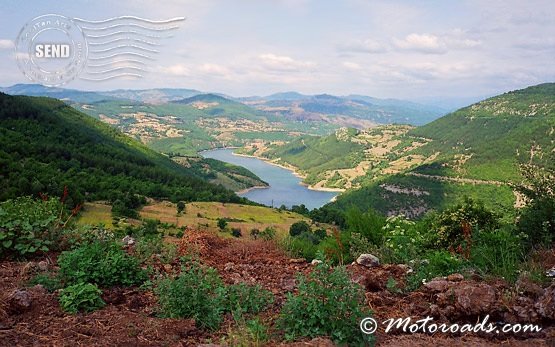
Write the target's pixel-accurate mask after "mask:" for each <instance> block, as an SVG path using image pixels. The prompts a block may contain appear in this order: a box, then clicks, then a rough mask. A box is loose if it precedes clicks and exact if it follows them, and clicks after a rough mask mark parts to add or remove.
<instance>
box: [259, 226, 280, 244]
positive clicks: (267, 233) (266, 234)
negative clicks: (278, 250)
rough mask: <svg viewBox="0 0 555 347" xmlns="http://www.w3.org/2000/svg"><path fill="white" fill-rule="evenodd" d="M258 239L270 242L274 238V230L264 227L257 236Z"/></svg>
mask: <svg viewBox="0 0 555 347" xmlns="http://www.w3.org/2000/svg"><path fill="white" fill-rule="evenodd" d="M258 237H259V238H261V239H262V240H266V241H271V240H273V239H275V238H276V229H274V228H272V227H266V228H265V229H264V230H262V231H261V232H260V233H259V234H258Z"/></svg>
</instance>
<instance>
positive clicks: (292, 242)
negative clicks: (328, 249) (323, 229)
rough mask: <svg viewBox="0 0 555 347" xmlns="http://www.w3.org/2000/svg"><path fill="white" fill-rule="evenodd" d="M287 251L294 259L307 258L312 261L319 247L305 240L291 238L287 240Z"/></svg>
mask: <svg viewBox="0 0 555 347" xmlns="http://www.w3.org/2000/svg"><path fill="white" fill-rule="evenodd" d="M285 247H286V249H287V251H288V252H289V253H290V254H291V256H292V257H295V258H298V257H301V258H305V259H306V260H308V261H311V260H312V259H314V258H315V257H316V251H317V250H318V247H317V246H316V245H314V244H313V243H312V242H311V241H309V240H307V239H305V238H298V237H289V238H288V239H287V240H286V246H285Z"/></svg>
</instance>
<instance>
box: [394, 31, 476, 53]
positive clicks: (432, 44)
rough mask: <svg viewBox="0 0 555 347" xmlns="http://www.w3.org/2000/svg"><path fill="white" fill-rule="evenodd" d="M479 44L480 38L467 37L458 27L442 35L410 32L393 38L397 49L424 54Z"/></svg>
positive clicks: (470, 47)
mask: <svg viewBox="0 0 555 347" xmlns="http://www.w3.org/2000/svg"><path fill="white" fill-rule="evenodd" d="M481 44H482V41H480V40H475V39H470V38H467V37H466V32H464V31H462V30H460V29H455V30H453V31H452V32H450V33H449V34H446V35H442V36H438V35H432V34H416V33H412V34H409V35H407V36H406V37H405V38H404V39H402V40H399V39H394V40H393V45H394V46H395V47H397V48H398V49H402V50H409V51H414V52H420V53H426V54H445V53H447V52H448V51H449V50H452V49H472V48H476V47H478V46H480V45H481Z"/></svg>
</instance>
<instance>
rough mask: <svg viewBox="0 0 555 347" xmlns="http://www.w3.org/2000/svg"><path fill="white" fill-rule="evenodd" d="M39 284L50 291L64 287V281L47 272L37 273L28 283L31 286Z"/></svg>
mask: <svg viewBox="0 0 555 347" xmlns="http://www.w3.org/2000/svg"><path fill="white" fill-rule="evenodd" d="M37 284H40V285H41V286H43V287H44V289H46V290H48V291H49V292H50V293H52V292H54V291H56V290H58V289H60V288H62V282H61V281H60V278H59V277H57V276H54V275H51V274H46V273H41V274H37V275H36V276H35V277H33V278H32V279H31V280H30V281H29V283H28V285H29V286H31V287H32V286H36V285H37Z"/></svg>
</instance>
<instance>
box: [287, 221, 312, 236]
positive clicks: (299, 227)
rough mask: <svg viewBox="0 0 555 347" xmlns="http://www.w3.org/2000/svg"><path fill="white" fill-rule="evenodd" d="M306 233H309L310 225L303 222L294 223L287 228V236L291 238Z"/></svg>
mask: <svg viewBox="0 0 555 347" xmlns="http://www.w3.org/2000/svg"><path fill="white" fill-rule="evenodd" d="M307 232H310V225H308V223H307V222H305V221H304V220H302V221H298V222H295V223H293V224H292V225H291V227H289V235H291V236H293V237H294V236H299V235H300V234H302V233H307Z"/></svg>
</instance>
